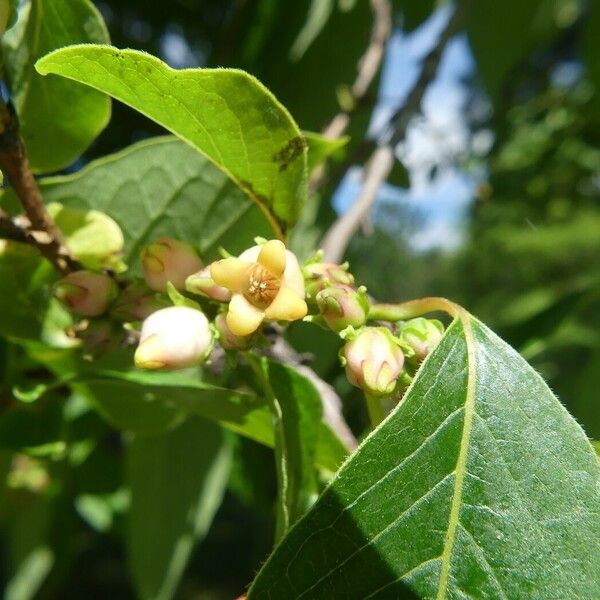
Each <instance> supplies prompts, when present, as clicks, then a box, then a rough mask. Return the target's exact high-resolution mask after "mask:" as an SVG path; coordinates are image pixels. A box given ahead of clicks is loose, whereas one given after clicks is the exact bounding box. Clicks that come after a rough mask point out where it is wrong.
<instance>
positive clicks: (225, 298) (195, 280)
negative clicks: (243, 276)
mask: <svg viewBox="0 0 600 600" xmlns="http://www.w3.org/2000/svg"><path fill="white" fill-rule="evenodd" d="M185 289H186V290H187V291H188V292H191V293H192V294H198V295H200V296H206V297H207V298H210V299H211V300H218V301H219V302H229V301H230V300H231V292H230V291H229V290H228V289H227V288H225V287H221V286H220V285H217V284H216V283H215V282H214V280H213V278H212V277H211V275H210V265H209V266H208V267H204V269H202V270H200V271H198V273H194V274H193V275H190V276H189V277H188V278H187V279H186V280H185Z"/></svg>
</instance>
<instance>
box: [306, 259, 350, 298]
mask: <svg viewBox="0 0 600 600" xmlns="http://www.w3.org/2000/svg"><path fill="white" fill-rule="evenodd" d="M302 272H303V273H304V284H305V289H306V297H307V298H308V299H309V300H314V299H315V298H316V296H317V294H318V293H319V292H320V291H321V290H324V289H325V288H327V287H330V286H335V285H353V284H354V277H353V275H352V273H348V265H336V264H334V263H312V264H309V265H306V266H305V267H303V268H302Z"/></svg>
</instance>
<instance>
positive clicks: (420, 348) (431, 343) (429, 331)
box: [398, 317, 444, 363]
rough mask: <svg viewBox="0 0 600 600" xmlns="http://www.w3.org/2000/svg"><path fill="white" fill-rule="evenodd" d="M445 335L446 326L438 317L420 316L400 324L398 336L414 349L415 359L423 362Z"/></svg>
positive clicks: (402, 341) (403, 342)
mask: <svg viewBox="0 0 600 600" xmlns="http://www.w3.org/2000/svg"><path fill="white" fill-rule="evenodd" d="M443 335H444V326H443V325H442V324H441V323H440V322H439V321H437V320H436V319H425V318H424V317H418V318H416V319H411V320H410V321H406V322H405V323H402V324H401V325H400V330H399V332H398V338H399V340H400V342H401V343H402V344H405V345H406V346H408V347H409V348H412V350H413V351H414V360H415V361H416V362H417V363H421V362H423V360H424V358H425V357H426V356H427V355H428V354H429V353H430V352H431V351H432V350H433V349H434V348H435V347H436V346H437V345H438V343H439V341H440V340H441V339H442V336H443Z"/></svg>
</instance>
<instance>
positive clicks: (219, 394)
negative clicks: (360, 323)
mask: <svg viewBox="0 0 600 600" xmlns="http://www.w3.org/2000/svg"><path fill="white" fill-rule="evenodd" d="M80 376H81V379H82V382H83V383H84V384H85V386H87V387H89V388H90V389H91V390H92V392H93V393H94V395H95V401H96V403H97V404H98V405H99V407H100V410H101V412H102V414H104V416H105V417H107V418H108V420H109V421H111V422H112V423H113V424H115V425H116V426H117V427H120V428H122V429H128V430H131V431H142V432H148V433H149V432H152V431H155V432H157V431H164V430H165V429H169V428H171V427H173V426H174V425H175V424H177V422H178V421H179V420H181V418H182V411H184V412H185V413H188V414H196V415H199V416H202V417H205V418H207V419H210V420H211V421H216V422H217V423H219V424H221V425H222V426H223V427H226V428H227V429H230V430H232V431H235V432H236V433H239V434H241V435H244V436H246V437H248V438H250V439H252V440H254V441H256V442H259V443H261V444H264V445H266V446H270V447H273V446H274V437H273V425H272V420H271V413H270V411H269V409H268V407H267V406H266V401H265V400H264V399H263V398H258V397H256V396H254V395H251V394H248V393H242V392H236V391H233V390H228V389H226V388H221V387H216V386H213V385H210V384H207V383H204V382H202V381H199V379H198V378H197V377H196V376H191V375H186V374H185V373H161V372H150V371H139V370H133V369H132V370H130V371H125V370H123V371H119V370H107V369H94V371H93V372H92V373H82V374H81V375H80ZM298 377H300V376H298ZM308 401H309V402H310V399H309V400H308ZM150 407H153V410H154V411H156V412H155V414H153V415H152V414H142V413H146V412H147V411H148V410H149V408H150ZM140 409H143V411H142V410H140ZM142 416H143V419H144V421H143V422H142V423H140V419H141V417H142ZM347 452H348V450H347V449H346V447H345V446H344V444H343V443H342V442H341V441H340V439H339V438H338V437H337V436H336V435H335V434H334V433H333V432H332V431H331V429H330V428H329V427H328V426H327V425H325V424H324V423H321V424H320V426H319V431H318V440H317V445H316V451H315V464H317V465H318V466H320V467H323V468H325V469H327V470H328V471H332V472H334V471H336V470H337V468H338V467H339V466H340V464H341V463H342V461H343V460H344V458H345V457H346V454H347Z"/></svg>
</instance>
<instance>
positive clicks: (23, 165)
mask: <svg viewBox="0 0 600 600" xmlns="http://www.w3.org/2000/svg"><path fill="white" fill-rule="evenodd" d="M0 168H1V169H2V171H3V172H4V174H5V175H6V176H7V177H8V179H9V181H10V183H11V185H12V187H13V188H14V190H15V192H16V194H17V196H18V197H19V200H20V202H21V205H22V206H23V209H24V210H25V213H26V214H27V216H28V217H29V220H30V221H31V229H32V232H31V233H32V234H33V235H32V236H31V238H32V240H33V243H34V244H35V246H36V247H37V249H38V250H39V251H40V253H41V254H42V255H43V256H45V257H46V258H47V259H48V260H49V261H50V262H51V263H52V264H53V265H54V266H55V267H56V268H57V269H58V270H59V271H61V272H62V273H67V272H69V271H72V270H73V269H75V268H77V263H76V262H75V261H74V260H73V258H72V257H71V255H70V253H69V251H68V249H67V247H66V245H65V243H64V240H63V237H62V234H61V232H60V230H59V229H58V227H57V226H56V223H55V222H54V220H53V219H52V217H50V215H49V214H48V211H47V210H46V206H45V205H44V200H43V198H42V194H41V192H40V189H39V187H38V185H37V182H36V180H35V177H34V176H33V172H32V171H31V165H30V164H29V158H28V157H27V152H26V151H25V146H24V144H23V140H22V139H21V136H20V134H19V121H18V118H17V115H16V113H15V111H14V108H13V107H12V105H10V104H5V103H4V102H2V101H1V100H0Z"/></svg>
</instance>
